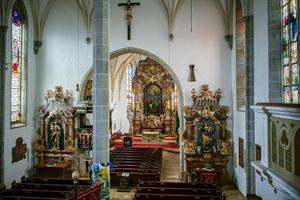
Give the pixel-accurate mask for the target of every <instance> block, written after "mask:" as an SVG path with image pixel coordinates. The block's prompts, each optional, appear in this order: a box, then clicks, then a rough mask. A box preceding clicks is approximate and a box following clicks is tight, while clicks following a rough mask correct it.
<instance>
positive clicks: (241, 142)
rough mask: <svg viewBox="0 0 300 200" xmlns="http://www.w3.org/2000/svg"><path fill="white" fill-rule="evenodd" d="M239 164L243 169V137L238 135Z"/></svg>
mask: <svg viewBox="0 0 300 200" xmlns="http://www.w3.org/2000/svg"><path fill="white" fill-rule="evenodd" d="M239 165H240V167H241V168H243V169H244V139H243V138H240V137H239Z"/></svg>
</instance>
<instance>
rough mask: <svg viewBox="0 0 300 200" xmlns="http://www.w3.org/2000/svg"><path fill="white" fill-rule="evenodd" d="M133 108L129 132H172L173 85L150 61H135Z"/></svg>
mask: <svg viewBox="0 0 300 200" xmlns="http://www.w3.org/2000/svg"><path fill="white" fill-rule="evenodd" d="M132 85H133V88H132V89H133V93H134V105H131V106H130V108H132V112H133V120H132V129H133V133H134V134H135V135H139V134H143V133H144V132H160V133H166V134H169V133H172V132H173V131H174V130H175V128H176V127H175V126H174V125H175V121H176V120H175V112H176V109H177V104H176V102H174V98H173V97H174V95H175V84H174V81H173V79H172V77H171V76H170V74H169V73H168V72H167V71H166V70H165V69H164V68H163V67H162V66H160V65H159V64H158V63H156V62H155V61H154V60H152V59H150V58H147V59H146V60H142V61H140V62H139V64H138V66H137V68H136V71H135V75H134V77H133V80H132Z"/></svg>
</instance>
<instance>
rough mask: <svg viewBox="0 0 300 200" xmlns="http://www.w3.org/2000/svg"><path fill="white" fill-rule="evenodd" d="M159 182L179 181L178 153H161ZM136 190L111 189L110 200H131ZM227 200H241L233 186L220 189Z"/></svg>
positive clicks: (241, 197)
mask: <svg viewBox="0 0 300 200" xmlns="http://www.w3.org/2000/svg"><path fill="white" fill-rule="evenodd" d="M161 181H172V182H177V181H180V180H179V153H174V152H168V151H163V161H162V172H161ZM135 190H136V189H132V190H131V191H130V192H117V189H111V200H133V199H134V193H135ZM222 190H223V192H224V193H225V194H226V196H227V200H243V199H244V198H243V196H242V195H241V193H240V192H239V191H238V190H237V189H236V188H235V186H233V185H227V186H225V187H223V188H222Z"/></svg>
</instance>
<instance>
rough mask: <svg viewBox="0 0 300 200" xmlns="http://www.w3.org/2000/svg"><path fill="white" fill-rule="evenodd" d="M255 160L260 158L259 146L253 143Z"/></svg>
mask: <svg viewBox="0 0 300 200" xmlns="http://www.w3.org/2000/svg"><path fill="white" fill-rule="evenodd" d="M255 160H261V146H260V145H259V144H255Z"/></svg>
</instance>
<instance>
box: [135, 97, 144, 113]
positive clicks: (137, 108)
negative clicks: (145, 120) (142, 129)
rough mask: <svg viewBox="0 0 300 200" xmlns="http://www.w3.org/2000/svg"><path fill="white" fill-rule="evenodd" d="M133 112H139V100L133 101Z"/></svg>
mask: <svg viewBox="0 0 300 200" xmlns="http://www.w3.org/2000/svg"><path fill="white" fill-rule="evenodd" d="M134 110H135V112H141V110H142V109H141V102H140V101H139V100H137V101H136V102H135V107H134Z"/></svg>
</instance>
